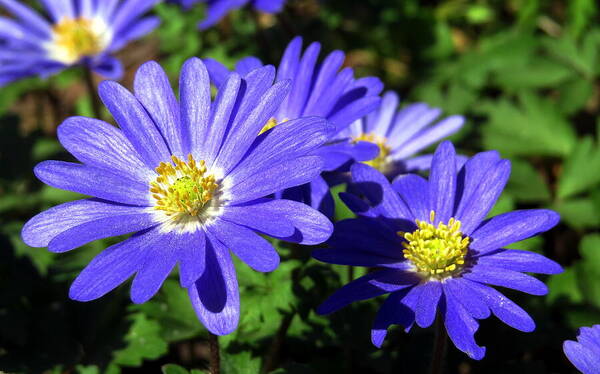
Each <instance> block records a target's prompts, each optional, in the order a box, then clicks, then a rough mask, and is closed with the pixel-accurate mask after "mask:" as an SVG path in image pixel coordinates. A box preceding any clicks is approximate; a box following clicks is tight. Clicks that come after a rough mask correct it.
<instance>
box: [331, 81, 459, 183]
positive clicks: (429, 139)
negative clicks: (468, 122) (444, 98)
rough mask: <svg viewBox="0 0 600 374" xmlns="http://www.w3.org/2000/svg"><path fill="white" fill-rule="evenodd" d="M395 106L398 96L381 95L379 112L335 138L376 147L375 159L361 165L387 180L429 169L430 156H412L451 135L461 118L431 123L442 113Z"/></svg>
mask: <svg viewBox="0 0 600 374" xmlns="http://www.w3.org/2000/svg"><path fill="white" fill-rule="evenodd" d="M398 104H399V99H398V95H397V94H396V93H395V92H393V91H388V92H386V93H385V95H383V99H382V101H381V106H380V107H379V109H377V110H375V111H373V112H371V113H369V114H368V115H367V116H365V117H363V118H361V119H360V120H358V121H355V122H354V123H352V125H350V126H349V127H347V128H346V129H344V130H342V131H341V132H340V133H339V134H338V137H339V138H350V139H352V140H353V141H355V142H356V141H361V140H362V141H368V142H372V143H375V144H377V146H378V147H379V155H377V157H376V158H374V159H372V160H369V161H365V163H366V164H368V165H371V166H373V167H374V168H376V169H377V170H379V171H381V172H382V173H384V174H386V175H387V176H388V177H390V178H393V177H394V176H396V175H398V174H400V173H406V172H411V171H417V170H426V169H429V166H430V165H431V159H432V157H433V155H431V154H426V155H419V156H416V157H415V155H416V154H418V153H419V152H421V151H422V150H424V149H425V148H427V147H429V146H430V145H432V144H434V143H436V142H438V141H440V140H442V139H444V138H446V137H448V136H450V135H452V134H454V133H455V132H457V131H458V130H460V128H461V127H462V125H463V123H464V118H463V117H462V116H456V115H455V116H450V117H446V118H444V119H442V120H440V121H439V122H435V121H436V119H437V118H438V117H439V116H440V114H441V112H442V111H441V110H440V109H439V108H431V107H429V106H428V105H427V104H425V103H416V104H411V105H408V106H407V107H405V108H402V109H401V110H398Z"/></svg>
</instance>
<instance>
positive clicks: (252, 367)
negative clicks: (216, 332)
mask: <svg viewBox="0 0 600 374" xmlns="http://www.w3.org/2000/svg"><path fill="white" fill-rule="evenodd" d="M260 365H261V359H260V358H257V357H252V354H251V353H250V352H241V353H238V354H222V355H221V369H222V371H223V374H260Z"/></svg>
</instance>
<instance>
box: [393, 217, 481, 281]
mask: <svg viewBox="0 0 600 374" xmlns="http://www.w3.org/2000/svg"><path fill="white" fill-rule="evenodd" d="M429 221H430V222H425V221H420V220H415V222H416V224H417V227H418V229H417V230H415V231H413V232H408V233H405V232H401V231H399V232H398V235H400V236H401V237H403V238H404V239H406V242H404V243H402V245H403V246H404V250H403V253H404V257H405V258H407V259H408V260H410V261H411V262H412V263H413V265H414V266H415V267H416V268H417V271H418V272H419V273H422V274H425V275H427V276H429V277H433V278H437V279H444V278H447V277H450V276H452V275H454V274H456V272H458V271H460V270H461V269H462V267H463V265H464V264H465V256H466V254H467V251H468V247H469V242H470V239H469V237H468V236H465V237H463V235H462V233H461V231H460V225H461V224H460V221H458V220H456V219H454V218H450V220H449V221H448V224H447V225H446V224H444V223H441V222H440V223H438V226H437V227H435V226H434V225H433V223H434V221H435V212H434V211H431V213H430V215H429Z"/></svg>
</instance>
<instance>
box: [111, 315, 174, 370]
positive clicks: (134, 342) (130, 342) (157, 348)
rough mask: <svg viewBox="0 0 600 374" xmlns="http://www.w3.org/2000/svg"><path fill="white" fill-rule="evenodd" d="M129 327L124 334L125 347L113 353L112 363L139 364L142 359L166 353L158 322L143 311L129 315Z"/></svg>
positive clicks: (166, 347)
mask: <svg viewBox="0 0 600 374" xmlns="http://www.w3.org/2000/svg"><path fill="white" fill-rule="evenodd" d="M129 319H130V320H131V323H132V325H131V328H130V329H129V332H128V333H127V335H126V336H125V339H124V340H125V344H126V347H125V348H123V349H120V350H118V351H115V352H114V353H113V357H114V359H113V363H115V364H118V365H122V366H140V365H141V364H142V362H143V361H144V360H148V359H150V360H152V359H156V358H159V357H160V356H162V355H163V354H165V353H167V349H168V346H167V343H166V342H165V341H164V340H163V339H162V338H161V336H160V325H159V323H158V322H156V321H153V320H150V319H148V318H147V317H146V316H145V315H144V314H143V313H135V314H132V315H131V316H129Z"/></svg>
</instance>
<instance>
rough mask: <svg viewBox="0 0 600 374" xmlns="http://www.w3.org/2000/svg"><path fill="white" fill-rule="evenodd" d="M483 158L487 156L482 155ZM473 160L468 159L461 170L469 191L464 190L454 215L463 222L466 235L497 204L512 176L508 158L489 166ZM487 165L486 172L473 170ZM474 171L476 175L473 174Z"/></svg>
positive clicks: (462, 228) (462, 226)
mask: <svg viewBox="0 0 600 374" xmlns="http://www.w3.org/2000/svg"><path fill="white" fill-rule="evenodd" d="M482 159H485V158H483V157H482ZM478 160H481V159H478ZM473 161H474V159H471V160H469V161H467V163H466V164H465V167H464V168H463V169H462V170H461V176H464V182H463V183H464V184H465V189H468V191H465V192H463V196H462V197H461V198H460V204H459V205H458V208H457V209H456V214H455V215H454V216H455V217H456V218H457V219H458V220H459V221H460V222H461V231H462V232H463V233H464V234H465V235H469V234H471V233H472V232H473V230H475V228H477V226H479V224H480V223H481V221H483V219H484V218H485V217H486V216H487V214H488V213H489V211H490V210H491V209H492V207H493V206H494V204H496V201H497V200H498V198H499V197H500V194H501V193H502V190H504V186H505V185H506V182H507V181H508V178H509V176H510V161H508V160H499V161H497V162H494V163H493V164H491V165H489V166H487V165H484V164H483V163H482V162H473ZM486 166H487V172H486V173H485V174H481V172H480V171H479V170H478V171H476V172H474V171H473V169H474V168H480V169H485V168H486ZM463 173H464V174H463ZM473 173H474V174H475V175H472V174H473ZM473 178H476V179H473Z"/></svg>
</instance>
